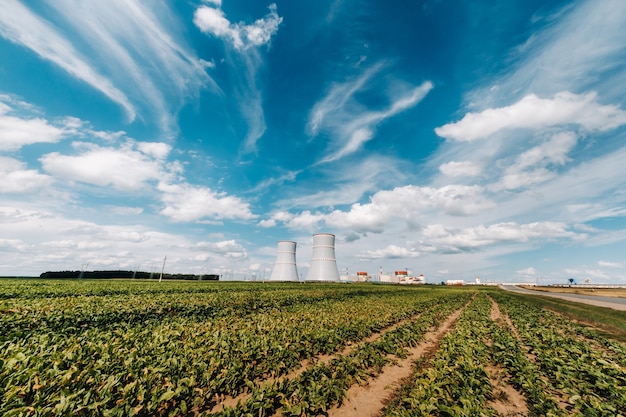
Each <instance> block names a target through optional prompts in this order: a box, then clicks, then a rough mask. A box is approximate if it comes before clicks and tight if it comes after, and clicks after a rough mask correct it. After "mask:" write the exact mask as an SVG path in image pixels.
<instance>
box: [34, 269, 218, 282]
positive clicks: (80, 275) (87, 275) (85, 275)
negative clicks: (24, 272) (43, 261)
mask: <svg viewBox="0 0 626 417" xmlns="http://www.w3.org/2000/svg"><path fill="white" fill-rule="evenodd" d="M160 275H161V274H160V273H157V272H144V271H122V270H119V271H47V272H44V273H42V274H41V275H39V278H44V279H114V278H125V279H159V277H160ZM163 279H170V280H172V279H179V280H187V281H219V279H220V276H219V275H217V274H202V275H195V274H163Z"/></svg>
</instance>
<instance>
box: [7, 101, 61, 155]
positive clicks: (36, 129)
mask: <svg viewBox="0 0 626 417" xmlns="http://www.w3.org/2000/svg"><path fill="white" fill-rule="evenodd" d="M3 98H5V99H6V96H4V97H3V96H0V138H2V140H0V151H15V150H18V149H20V148H21V147H23V146H26V145H31V144H33V143H56V142H58V141H60V140H61V139H63V138H64V137H65V136H67V133H68V129H67V128H66V127H64V126H54V125H52V124H50V123H49V122H48V121H47V120H45V119H42V118H24V117H19V116H16V115H11V113H12V112H13V108H12V107H11V106H9V105H8V104H5V103H2V101H1V100H2V99H3Z"/></svg>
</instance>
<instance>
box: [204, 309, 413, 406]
mask: <svg viewBox="0 0 626 417" xmlns="http://www.w3.org/2000/svg"><path fill="white" fill-rule="evenodd" d="M420 316H421V313H418V314H416V315H414V316H412V317H409V318H407V319H404V320H400V321H398V322H396V323H393V324H391V325H389V326H387V327H385V328H383V329H381V330H380V331H378V332H376V333H373V334H371V335H370V336H368V337H367V338H365V339H364V340H362V341H360V342H358V343H351V344H349V345H347V346H345V347H344V348H343V349H342V350H341V351H339V352H335V353H333V354H330V355H319V356H317V357H315V358H312V359H305V360H303V361H302V362H301V363H300V368H298V369H296V370H294V371H292V372H290V373H289V374H287V375H283V376H280V377H278V378H267V379H265V380H263V381H260V383H261V385H269V384H272V383H274V382H275V381H276V380H284V379H294V378H297V377H299V376H300V375H302V374H303V373H304V371H306V370H307V369H309V368H310V367H311V366H314V365H317V364H328V363H329V362H330V361H331V360H332V359H333V358H336V357H339V356H346V355H348V354H349V353H350V352H352V351H355V350H356V349H358V347H359V346H360V345H362V344H364V343H372V342H375V341H376V340H378V339H380V338H381V337H383V335H385V333H387V332H389V331H392V330H393V329H395V328H397V327H400V326H402V325H404V324H406V323H408V322H410V321H413V320H418V319H419V317H420ZM250 396H251V394H250V393H249V392H244V393H243V394H240V395H238V396H236V397H231V396H228V395H226V396H221V397H216V399H215V405H214V406H213V408H212V409H211V410H210V413H217V412H221V411H223V410H224V409H225V408H228V407H235V406H236V405H237V403H239V402H241V403H243V402H245V401H246V400H247V399H248V398H250Z"/></svg>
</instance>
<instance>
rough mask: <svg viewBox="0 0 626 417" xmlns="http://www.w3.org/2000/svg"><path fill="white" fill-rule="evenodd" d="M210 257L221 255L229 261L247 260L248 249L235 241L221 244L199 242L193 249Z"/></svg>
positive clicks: (220, 242) (221, 242) (226, 241)
mask: <svg viewBox="0 0 626 417" xmlns="http://www.w3.org/2000/svg"><path fill="white" fill-rule="evenodd" d="M192 249H194V250H198V251H201V252H204V253H208V254H209V255H221V256H224V257H226V258H229V259H247V258H248V253H247V251H246V249H245V248H244V247H243V246H241V245H240V244H239V243H237V242H236V241H234V240H223V241H219V242H198V243H197V244H196V245H194V247H193V248H192Z"/></svg>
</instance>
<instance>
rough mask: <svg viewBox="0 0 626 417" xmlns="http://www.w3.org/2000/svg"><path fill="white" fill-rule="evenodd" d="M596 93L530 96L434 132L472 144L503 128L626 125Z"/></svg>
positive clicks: (619, 113) (615, 109)
mask: <svg viewBox="0 0 626 417" xmlns="http://www.w3.org/2000/svg"><path fill="white" fill-rule="evenodd" d="M596 99H597V94H596V93H595V92H590V93H587V94H573V93H570V92H568V91H563V92H560V93H557V94H556V95H555V96H554V98H552V99H543V98H540V97H538V96H536V95H535V94H529V95H527V96H525V97H524V98H522V99H521V100H520V101H518V102H517V103H514V104H512V105H510V106H506V107H500V108H490V109H486V110H483V111H482V112H480V113H467V114H466V115H465V116H464V117H463V119H461V120H460V121H458V122H455V123H449V124H446V125H444V126H441V127H438V128H436V129H435V132H436V133H437V135H439V136H441V137H444V138H446V139H450V140H457V141H473V140H476V139H482V138H486V137H488V136H490V135H492V134H494V133H496V132H498V131H501V130H504V129H516V128H527V129H543V128H547V127H551V126H565V125H579V126H580V127H581V128H582V129H584V130H587V131H607V130H611V129H614V128H616V127H618V126H621V125H624V124H626V111H624V110H622V109H621V108H619V107H618V106H613V105H602V104H599V103H598V102H597V100H596Z"/></svg>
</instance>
